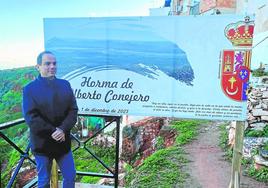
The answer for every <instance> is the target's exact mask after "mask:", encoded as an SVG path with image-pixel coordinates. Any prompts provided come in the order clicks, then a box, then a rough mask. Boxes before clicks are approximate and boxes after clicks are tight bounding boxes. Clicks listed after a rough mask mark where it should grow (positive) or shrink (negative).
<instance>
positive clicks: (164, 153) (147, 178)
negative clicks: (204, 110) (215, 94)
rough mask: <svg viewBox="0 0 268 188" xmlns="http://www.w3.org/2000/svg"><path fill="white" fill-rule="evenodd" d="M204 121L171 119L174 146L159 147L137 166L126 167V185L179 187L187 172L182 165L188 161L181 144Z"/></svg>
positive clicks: (137, 187) (193, 136) (163, 187)
mask: <svg viewBox="0 0 268 188" xmlns="http://www.w3.org/2000/svg"><path fill="white" fill-rule="evenodd" d="M201 123H204V121H192V120H182V121H173V122H171V125H172V127H173V129H175V130H176V131H177V133H178V134H177V136H176V142H175V144H174V146H171V147H169V148H165V149H160V150H158V151H156V152H155V153H154V154H152V155H151V156H149V157H148V158H146V159H145V160H144V162H143V164H142V165H140V166H139V167H137V168H133V169H131V168H128V173H127V176H126V179H125V180H126V187H131V188H132V187H133V188H134V187H135V188H145V187H146V188H147V187H161V188H169V187H180V186H182V185H183V182H185V179H186V178H187V177H188V174H186V173H185V172H183V171H182V167H183V166H184V165H186V163H187V162H188V161H187V159H186V158H185V153H184V151H183V150H182V148H181V146H182V145H184V144H186V143H188V142H190V141H192V140H193V139H194V138H195V137H196V136H197V134H198V132H197V130H198V125H199V124H201Z"/></svg>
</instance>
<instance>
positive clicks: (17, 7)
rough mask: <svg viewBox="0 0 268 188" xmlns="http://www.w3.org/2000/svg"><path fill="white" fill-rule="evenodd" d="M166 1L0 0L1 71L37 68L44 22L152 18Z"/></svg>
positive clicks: (42, 45) (41, 46)
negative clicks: (53, 20) (50, 19)
mask: <svg viewBox="0 0 268 188" xmlns="http://www.w3.org/2000/svg"><path fill="white" fill-rule="evenodd" d="M163 4H164V0H75V1H74V0H46V1H42V0H23V1H22V0H9V1H6V0H0V12H1V17H0V23H1V25H0V41H1V42H0V51H1V53H0V69H7V68H14V67H24V66H30V65H34V64H35V59H36V56H37V54H38V53H39V52H40V51H42V50H43V49H44V35H43V18H55V17H56V18H63V17H108V16H148V15H149V8H154V7H161V6H163Z"/></svg>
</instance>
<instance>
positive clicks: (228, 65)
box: [221, 16, 254, 101]
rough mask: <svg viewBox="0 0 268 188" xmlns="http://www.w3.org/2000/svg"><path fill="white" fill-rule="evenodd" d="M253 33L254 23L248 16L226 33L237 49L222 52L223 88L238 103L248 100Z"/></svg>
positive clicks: (234, 24)
mask: <svg viewBox="0 0 268 188" xmlns="http://www.w3.org/2000/svg"><path fill="white" fill-rule="evenodd" d="M253 31H254V22H253V21H250V20H249V17H248V16H247V17H246V18H245V21H239V22H237V23H231V24H229V25H227V26H226V28H225V31H224V32H225V36H226V37H227V39H229V40H230V41H231V43H232V45H233V46H234V47H235V48H234V49H230V50H223V52H222V66H221V86H222V90H223V92H224V93H225V95H227V96H228V97H229V98H231V99H233V100H236V101H246V100H247V89H248V80H249V76H250V59H251V49H250V48H251V46H252V39H253Z"/></svg>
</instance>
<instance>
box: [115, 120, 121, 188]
mask: <svg viewBox="0 0 268 188" xmlns="http://www.w3.org/2000/svg"><path fill="white" fill-rule="evenodd" d="M119 138H120V117H117V118H116V144H115V173H114V187H115V188H117V187H118V173H119Z"/></svg>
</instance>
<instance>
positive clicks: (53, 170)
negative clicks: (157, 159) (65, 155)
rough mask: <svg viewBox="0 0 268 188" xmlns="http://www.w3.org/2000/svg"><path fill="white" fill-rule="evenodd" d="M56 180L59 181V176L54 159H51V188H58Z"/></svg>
mask: <svg viewBox="0 0 268 188" xmlns="http://www.w3.org/2000/svg"><path fill="white" fill-rule="evenodd" d="M58 180H59V174H58V166H57V162H56V160H55V159H53V162H52V168H51V182H50V184H51V188H58V185H59V184H58Z"/></svg>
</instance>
